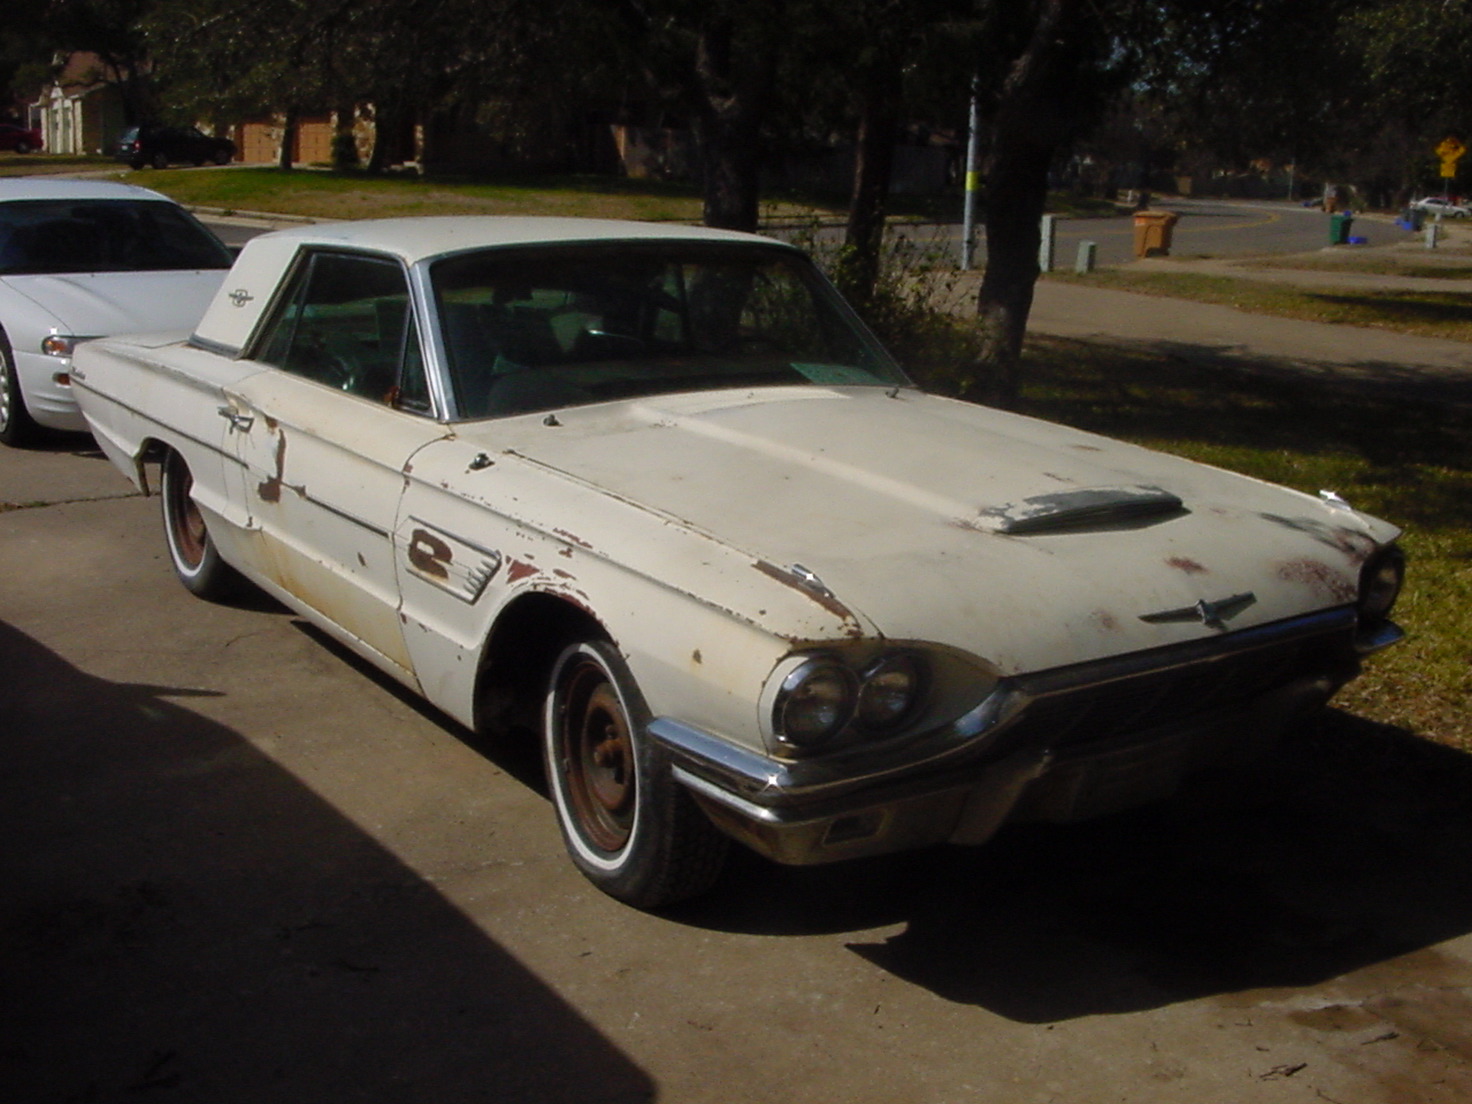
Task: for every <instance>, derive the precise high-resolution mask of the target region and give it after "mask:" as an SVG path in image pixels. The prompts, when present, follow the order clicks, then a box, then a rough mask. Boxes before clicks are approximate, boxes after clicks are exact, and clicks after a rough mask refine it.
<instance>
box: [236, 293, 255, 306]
mask: <svg viewBox="0 0 1472 1104" xmlns="http://www.w3.org/2000/svg"><path fill="white" fill-rule="evenodd" d="M254 300H255V296H254V295H252V294H251V293H250V292H248V291H246V290H245V288H236V289H235V290H234V291H232V292H231V293H230V302H232V303H234V304H235V305H236V306H237V307H243V306H245V305H246V304H247V303H250V302H253V301H254Z"/></svg>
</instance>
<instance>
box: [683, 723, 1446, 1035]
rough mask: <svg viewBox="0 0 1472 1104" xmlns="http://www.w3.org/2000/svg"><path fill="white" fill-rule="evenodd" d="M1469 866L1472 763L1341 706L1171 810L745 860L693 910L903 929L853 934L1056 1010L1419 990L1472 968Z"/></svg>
mask: <svg viewBox="0 0 1472 1104" xmlns="http://www.w3.org/2000/svg"><path fill="white" fill-rule="evenodd" d="M1469 870H1472V759H1469V758H1468V757H1467V756H1465V755H1463V754H1461V753H1459V752H1456V751H1453V750H1450V749H1447V748H1445V747H1442V746H1439V745H1435V744H1430V743H1427V742H1425V741H1423V740H1420V739H1417V738H1416V737H1414V736H1412V735H1410V734H1407V733H1404V732H1401V731H1398V730H1395V729H1391V728H1386V727H1383V726H1378V725H1374V724H1370V723H1368V722H1365V721H1362V720H1360V719H1358V718H1355V717H1351V716H1348V715H1345V714H1341V713H1330V714H1328V715H1327V716H1326V718H1325V719H1324V721H1323V723H1322V725H1321V726H1319V727H1318V728H1317V729H1316V730H1314V731H1311V732H1305V733H1302V734H1300V735H1298V736H1296V737H1294V738H1292V739H1290V740H1288V741H1287V742H1286V743H1285V745H1284V747H1283V748H1282V751H1281V754H1280V756H1279V758H1278V759H1277V761H1276V762H1275V764H1274V765H1273V767H1272V768H1271V769H1264V770H1259V771H1252V772H1234V773H1231V774H1224V775H1221V776H1218V777H1215V778H1210V779H1205V780H1203V781H1201V782H1199V783H1197V784H1195V785H1194V786H1193V787H1191V788H1190V789H1189V790H1188V791H1187V792H1186V793H1185V794H1183V795H1182V796H1181V797H1180V798H1179V799H1178V800H1176V801H1174V802H1172V803H1170V804H1167V805H1163V806H1157V807H1154V808H1150V809H1145V810H1140V811H1136V812H1133V813H1130V814H1125V815H1121V816H1117V817H1114V818H1110V819H1107V820H1102V821H1096V822H1093V823H1089V824H1083V825H1077V826H1071V827H1042V826H1019V827H1014V828H1011V829H1008V830H1007V831H1005V832H1004V833H1003V834H1002V835H1000V836H999V837H998V838H997V839H996V840H994V841H993V842H992V843H991V844H988V845H987V846H985V847H983V848H980V849H976V850H967V849H962V848H950V849H940V850H936V851H932V852H926V853H920V854H914V855H904V856H895V857H891V858H885V859H876V860H869V861H866V862H858V863H850V864H844V865H838V866H833V867H819V868H809V869H807V870H792V869H781V868H777V867H770V866H765V865H762V864H758V863H755V862H743V863H741V864H739V868H738V872H737V876H736V877H735V878H732V879H728V882H727V883H726V884H725V885H724V886H723V887H722V889H721V890H720V891H719V895H718V896H717V897H716V898H714V899H711V900H708V901H705V902H702V903H701V904H699V905H698V906H691V907H690V908H689V910H687V912H686V913H685V914H684V918H685V919H687V920H688V921H689V922H691V923H695V924H700V925H705V926H710V927H713V928H717V929H724V930H739V931H756V932H766V933H770V934H799V933H802V934H806V933H814V932H823V931H829V932H843V931H852V930H859V929H864V928H874V927H880V926H883V925H886V924H903V925H904V927H903V930H902V931H900V932H899V933H898V934H895V935H893V936H891V937H889V938H887V939H884V940H880V941H874V942H855V943H852V944H851V945H850V949H851V950H853V951H854V952H855V953H856V954H859V955H861V956H862V957H864V958H865V959H867V960H868V961H870V962H873V963H875V964H876V965H879V966H881V967H883V968H884V969H886V970H888V971H890V972H891V973H893V974H895V975H896V976H898V977H901V978H903V979H905V980H907V981H910V982H912V983H914V984H917V985H921V986H924V987H925V988H926V989H929V990H931V991H933V992H935V993H936V994H938V995H940V996H942V997H944V998H946V999H949V1000H952V1001H956V1002H958V1003H962V1004H972V1005H978V1006H981V1007H983V1008H986V1009H987V1010H989V1011H991V1012H994V1013H996V1014H998V1015H1001V1016H1005V1017H1007V1018H1008V1019H1011V1020H1015V1021H1020V1022H1024V1023H1051V1022H1057V1021H1062V1020H1068V1019H1073V1018H1076V1017H1081V1016H1092V1015H1100V1014H1110V1013H1126V1012H1138V1011H1142V1010H1147V1009H1152V1008H1158V1007H1163V1006H1166V1005H1169V1004H1174V1003H1178V1002H1182V1001H1192V1000H1197V999H1199V998H1203V997H1209V996H1217V995H1221V996H1225V995H1228V994H1235V993H1240V992H1242V991H1244V990H1256V989H1272V988H1291V989H1302V988H1305V987H1311V986H1316V985H1320V984H1321V983H1325V982H1327V981H1329V980H1331V979H1335V978H1339V977H1341V976H1342V975H1346V974H1350V973H1351V972H1353V971H1357V970H1360V969H1363V968H1366V967H1371V966H1377V965H1381V964H1386V963H1392V964H1393V965H1394V966H1395V968H1396V970H1398V971H1399V972H1400V973H1401V974H1402V975H1403V977H1402V980H1403V981H1404V982H1405V984H1406V985H1407V986H1409V987H1414V986H1416V985H1421V984H1426V983H1428V979H1432V980H1431V981H1430V982H1429V983H1431V984H1435V985H1438V986H1440V987H1441V988H1443V989H1445V988H1446V987H1447V986H1452V987H1455V986H1465V985H1472V966H1469V965H1467V964H1465V963H1461V964H1458V963H1454V962H1443V961H1442V956H1441V955H1440V954H1439V952H1437V951H1436V950H1434V949H1432V945H1433V944H1435V943H1439V942H1441V941H1444V940H1448V939H1452V938H1454V937H1457V936H1463V935H1466V934H1467V933H1469V932H1472V881H1469V879H1468V877H1467V871H1469ZM1392 972H1394V971H1392ZM1378 984H1380V985H1381V986H1384V987H1388V988H1392V989H1393V988H1394V987H1395V986H1394V984H1393V983H1391V982H1387V981H1386V980H1385V978H1383V977H1382V978H1381V979H1380V982H1379V983H1378ZM1463 1003H1464V1004H1468V1007H1467V1008H1466V1009H1465V1010H1464V1011H1465V1012H1466V1013H1467V1014H1469V1015H1472V1003H1469V1002H1466V1001H1464V1002H1463ZM1468 1042H1469V1044H1472V1038H1469V1040H1468ZM1465 1056H1466V1057H1472V1045H1469V1046H1468V1048H1467V1051H1466V1054H1465Z"/></svg>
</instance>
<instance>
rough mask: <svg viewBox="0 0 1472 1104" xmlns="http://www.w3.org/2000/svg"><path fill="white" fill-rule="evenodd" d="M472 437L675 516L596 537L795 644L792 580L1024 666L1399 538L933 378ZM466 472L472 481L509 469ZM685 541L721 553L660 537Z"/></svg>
mask: <svg viewBox="0 0 1472 1104" xmlns="http://www.w3.org/2000/svg"><path fill="white" fill-rule="evenodd" d="M458 438H459V442H460V447H462V448H463V447H464V446H466V445H470V446H471V447H478V448H483V449H485V450H486V452H487V453H488V454H492V453H493V451H494V453H499V459H498V465H500V470H501V472H502V473H504V474H508V475H509V474H510V473H509V472H507V471H506V466H507V465H510V466H512V467H520V468H521V469H524V472H525V473H526V474H533V473H536V474H539V476H540V477H542V478H551V479H554V480H558V481H561V482H563V483H565V484H567V485H569V486H576V487H580V488H581V489H582V491H583V492H584V495H585V498H586V499H588V500H591V499H592V498H597V497H607V498H611V499H613V500H616V501H617V502H618V503H620V504H621V505H622V506H624V507H626V508H628V509H630V510H633V511H635V512H638V513H642V514H645V515H649V516H650V517H653V518H654V519H657V522H658V525H659V526H660V528H659V530H658V533H657V535H656V534H654V533H653V531H651V534H650V535H651V536H653V537H654V538H655V539H651V540H648V541H644V542H642V543H641V542H640V541H637V540H633V541H631V540H629V539H627V533H625V532H620V533H614V532H605V531H600V528H609V529H611V528H613V526H611V525H608V524H607V522H604V521H601V520H600V519H601V518H603V517H604V515H602V514H599V513H598V512H596V511H594V512H593V513H589V514H587V515H585V517H586V524H585V525H584V526H583V527H582V528H578V529H577V532H576V534H575V537H574V538H573V539H575V541H576V543H577V545H578V546H579V548H580V549H587V550H592V551H602V552H603V554H604V555H606V556H608V557H609V558H614V559H618V560H620V561H622V562H624V563H625V564H626V566H629V567H631V568H633V569H635V570H642V571H644V572H645V573H646V574H649V575H651V576H653V577H658V578H660V580H661V581H662V582H664V583H666V584H667V585H673V586H676V587H678V588H680V589H683V590H685V591H687V592H688V593H691V594H692V595H694V596H696V597H699V598H701V599H703V600H705V601H708V602H711V603H713V604H716V605H719V606H721V607H722V608H725V609H729V610H731V611H732V612H735V613H737V614H738V615H740V616H743V617H745V618H747V619H749V620H751V621H752V622H753V623H757V624H762V623H764V622H766V623H767V624H768V625H769V627H770V628H771V629H772V630H773V631H774V632H777V633H779V634H781V635H789V636H793V637H796V636H801V635H802V632H801V630H800V629H799V628H798V627H797V626H784V625H781V624H771V622H772V620H773V619H774V618H775V617H777V616H780V615H779V614H777V612H776V611H777V610H779V609H781V608H784V607H783V605H782V603H780V602H777V601H775V600H774V598H773V595H774V594H775V588H780V589H781V590H783V591H784V592H785V593H786V594H787V595H789V596H790V595H791V594H792V593H794V592H796V593H799V594H801V595H802V596H803V597H804V599H805V600H806V601H808V602H809V603H810V604H812V605H813V606H815V607H819V608H821V610H823V611H825V612H826V613H827V614H829V615H831V619H832V620H833V623H834V625H835V626H836V627H837V632H839V633H846V634H847V635H851V636H859V635H864V636H868V635H876V636H885V637H889V638H891V639H897V640H911V641H932V642H936V643H940V644H944V645H948V646H953V647H957V648H961V649H963V650H965V651H967V652H969V653H971V654H974V655H979V656H981V657H983V658H984V659H985V660H987V661H988V662H990V663H991V664H992V665H994V666H995V667H996V668H997V669H998V670H1000V671H1002V672H1004V673H1015V672H1019V671H1025V670H1036V669H1039V668H1043V667H1050V666H1057V665H1059V664H1061V663H1067V662H1077V661H1082V660H1087V659H1091V658H1101V657H1104V656H1107V655H1112V654H1119V653H1121V652H1125V651H1135V650H1140V649H1143V648H1149V647H1155V646H1163V645H1167V644H1173V643H1179V642H1182V641H1185V640H1191V639H1200V638H1202V637H1207V636H1212V635H1216V634H1220V633H1222V632H1226V631H1231V630H1236V629H1244V628H1249V627H1252V626H1254V625H1259V624H1263V623H1266V622H1271V621H1275V620H1280V619H1282V618H1285V617H1291V616H1294V615H1297V614H1301V613H1305V612H1309V611H1312V610H1317V609H1323V608H1327V607H1331V606H1341V605H1344V604H1347V603H1349V602H1351V601H1353V599H1354V597H1355V594H1356V589H1357V582H1358V576H1359V570H1360V567H1361V565H1362V564H1363V562H1364V560H1365V558H1366V557H1367V556H1368V555H1369V554H1370V552H1371V551H1373V549H1374V548H1375V547H1376V546H1377V544H1379V543H1383V542H1384V541H1387V540H1390V539H1393V538H1394V536H1395V535H1396V534H1397V530H1395V529H1394V527H1392V526H1389V525H1387V524H1386V523H1384V522H1381V521H1378V520H1377V519H1374V518H1370V517H1367V516H1365V515H1361V514H1358V513H1355V512H1353V511H1352V510H1350V509H1348V508H1347V507H1345V506H1344V505H1343V504H1340V503H1337V502H1326V501H1324V500H1321V499H1319V498H1315V497H1312V496H1308V495H1303V494H1299V493H1296V492H1293V491H1288V490H1285V489H1283V488H1279V487H1275V486H1272V485H1270V484H1266V483H1262V482H1259V481H1257V480H1253V479H1249V478H1246V477H1243V476H1239V475H1234V474H1231V473H1228V472H1224V471H1221V470H1218V469H1215V468H1211V467H1208V466H1205V465H1201V464H1196V463H1192V462H1189V461H1185V460H1182V459H1179V458H1177V457H1172V456H1168V455H1164V454H1161V453H1156V452H1151V451H1149V450H1146V449H1142V448H1138V447H1135V446H1131V445H1127V444H1123V443H1121V442H1117V441H1113V440H1110V439H1107V438H1102V437H1098V436H1094V435H1092V434H1087V433H1082V432H1079V431H1077V430H1073V429H1069V428H1066V427H1063V426H1058V425H1054V424H1051V423H1047V422H1042V421H1038V420H1035V419H1031V418H1026V417H1022V416H1018V415H1013V414H1007V413H1003V412H999V411H995V410H990V409H987V408H984V407H980V406H975V405H972V404H968V403H961V402H955V401H951V400H945V399H940V398H936V397H933V396H927V395H924V394H921V393H919V392H915V391H910V390H901V391H887V390H884V389H879V388H842V389H833V390H829V389H823V388H805V389H775V388H774V389H766V390H761V391H752V392H721V393H704V394H698V395H684V396H667V397H659V398H653V399H648V400H644V401H638V402H631V403H626V404H613V405H609V406H601V407H591V408H584V409H579V410H570V411H563V412H559V413H558V414H557V415H555V416H553V417H550V418H547V417H544V416H542V415H536V416H533V417H530V418H516V419H506V420H503V421H500V422H496V423H480V424H478V425H475V426H463V427H459V434H458ZM418 467H419V460H418V458H416V469H417V468H418ZM457 468H458V470H457V471H456V472H455V473H454V476H453V478H454V479H456V480H465V481H469V482H474V481H475V480H476V478H477V476H480V477H481V478H483V479H484V478H486V475H485V473H477V472H474V471H467V469H466V466H465V465H464V464H463V463H461V464H457ZM421 474H424V473H421ZM446 477H447V478H450V473H449V472H446ZM485 490H486V487H485V486H484V485H483V486H482V487H480V488H479V489H478V491H477V494H476V496H477V497H479V496H480V494H483V493H484V492H485ZM543 497H544V500H545V501H546V503H547V506H546V507H545V508H546V509H547V512H548V516H547V517H546V518H538V517H536V516H534V515H536V514H537V512H538V511H539V510H541V509H542V508H543V507H542V506H540V505H538V504H537V500H536V496H535V495H526V494H518V496H517V498H518V501H519V502H521V503H522V507H521V509H523V510H529V511H530V512H531V516H527V517H526V518H525V520H526V521H528V522H529V523H531V524H536V525H538V526H539V527H540V528H543V529H544V530H545V531H547V532H559V533H563V534H567V532H568V529H569V527H570V524H571V526H572V527H574V528H576V527H577V524H578V523H577V522H576V521H574V522H572V523H570V522H569V521H568V519H566V518H553V517H552V516H551V514H552V513H554V512H555V509H556V508H555V506H553V503H555V502H558V501H559V500H561V501H563V502H564V504H565V503H566V502H567V501H568V500H566V499H562V498H561V496H560V495H558V494H557V493H555V492H552V491H551V490H550V489H549V490H548V492H547V493H546V494H545V495H544V496H543ZM487 501H489V499H488V500H487ZM623 517H624V520H623V521H621V522H619V523H618V527H619V528H621V529H626V528H627V527H628V525H629V521H628V517H627V515H623ZM680 533H683V534H685V535H686V537H687V539H689V540H690V541H691V542H696V543H698V545H699V548H696V547H695V543H692V552H691V554H690V555H688V556H685V557H678V556H675V557H672V556H670V555H669V554H668V552H667V550H663V549H662V550H656V548H654V547H652V546H653V545H656V544H658V545H661V546H662V545H666V544H668V542H669V541H671V540H673V539H677V538H676V536H675V535H676V534H680ZM712 547H719V548H721V549H722V550H723V552H724V553H725V555H723V556H712V555H710V554H708V551H707V550H708V549H709V548H712ZM640 561H642V562H640ZM733 565H737V566H736V567H734V568H733ZM743 573H744V574H743ZM752 576H760V577H762V580H763V584H764V586H763V587H756V588H754V587H753V584H752ZM1202 602H1205V603H1209V604H1210V605H1209V607H1208V609H1209V610H1214V611H1218V615H1213V616H1207V615H1205V614H1202V613H1201V612H1200V609H1201V607H1200V606H1199V603H1202Z"/></svg>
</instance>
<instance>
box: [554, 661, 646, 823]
mask: <svg viewBox="0 0 1472 1104" xmlns="http://www.w3.org/2000/svg"><path fill="white" fill-rule="evenodd" d="M566 685H567V696H566V699H565V700H566V703H567V705H566V712H565V713H564V715H563V723H562V725H563V729H562V740H563V756H562V761H563V769H564V771H565V775H566V782H567V796H568V802H569V804H570V805H571V806H572V811H573V814H574V815H575V816H576V818H577V822H578V825H579V827H580V828H581V829H582V832H583V834H584V835H585V836H586V837H587V840H588V842H589V843H591V844H592V845H593V846H594V847H597V848H598V849H599V850H601V851H607V852H616V851H619V850H621V849H622V848H623V847H624V846H625V845H626V844H627V843H628V842H629V837H630V835H632V834H633V829H634V812H635V808H636V804H637V800H638V786H637V777H636V774H635V766H634V741H633V736H632V734H631V733H630V731H629V722H628V717H627V716H626V715H625V714H624V710H623V706H622V704H621V703H620V701H619V697H618V692H617V691H616V690H615V689H614V687H613V684H612V683H611V682H610V681H609V679H608V676H607V675H606V674H605V673H604V672H603V670H602V669H601V668H600V667H599V666H598V665H597V664H595V663H591V662H587V661H584V662H582V663H579V664H578V666H577V668H576V669H575V670H574V671H572V672H571V673H570V674H569V676H568V680H567V684H566Z"/></svg>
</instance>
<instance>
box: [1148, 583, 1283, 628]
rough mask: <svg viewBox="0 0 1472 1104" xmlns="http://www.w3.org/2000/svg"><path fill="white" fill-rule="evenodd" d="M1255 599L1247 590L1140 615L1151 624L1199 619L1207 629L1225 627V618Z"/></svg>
mask: <svg viewBox="0 0 1472 1104" xmlns="http://www.w3.org/2000/svg"><path fill="white" fill-rule="evenodd" d="M1256 601H1257V595H1256V594H1253V593H1252V592H1251V591H1248V592H1247V593H1246V594H1234V595H1232V596H1231V597H1230V598H1223V599H1222V600H1221V601H1219V602H1208V601H1207V600H1206V599H1205V598H1203V599H1201V601H1199V602H1197V603H1196V604H1195V605H1194V606H1183V607H1182V608H1181V609H1173V610H1162V611H1161V612H1159V613H1144V614H1141V615H1140V620H1141V621H1148V622H1150V624H1152V625H1160V624H1164V623H1166V622H1171V621H1199V622H1200V623H1201V624H1203V625H1205V626H1206V627H1207V628H1208V629H1225V628H1226V627H1227V618H1229V617H1235V616H1237V614H1239V613H1241V612H1242V611H1243V610H1245V609H1246V608H1247V607H1248V606H1250V605H1253V604H1254V603H1255V602H1256Z"/></svg>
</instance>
